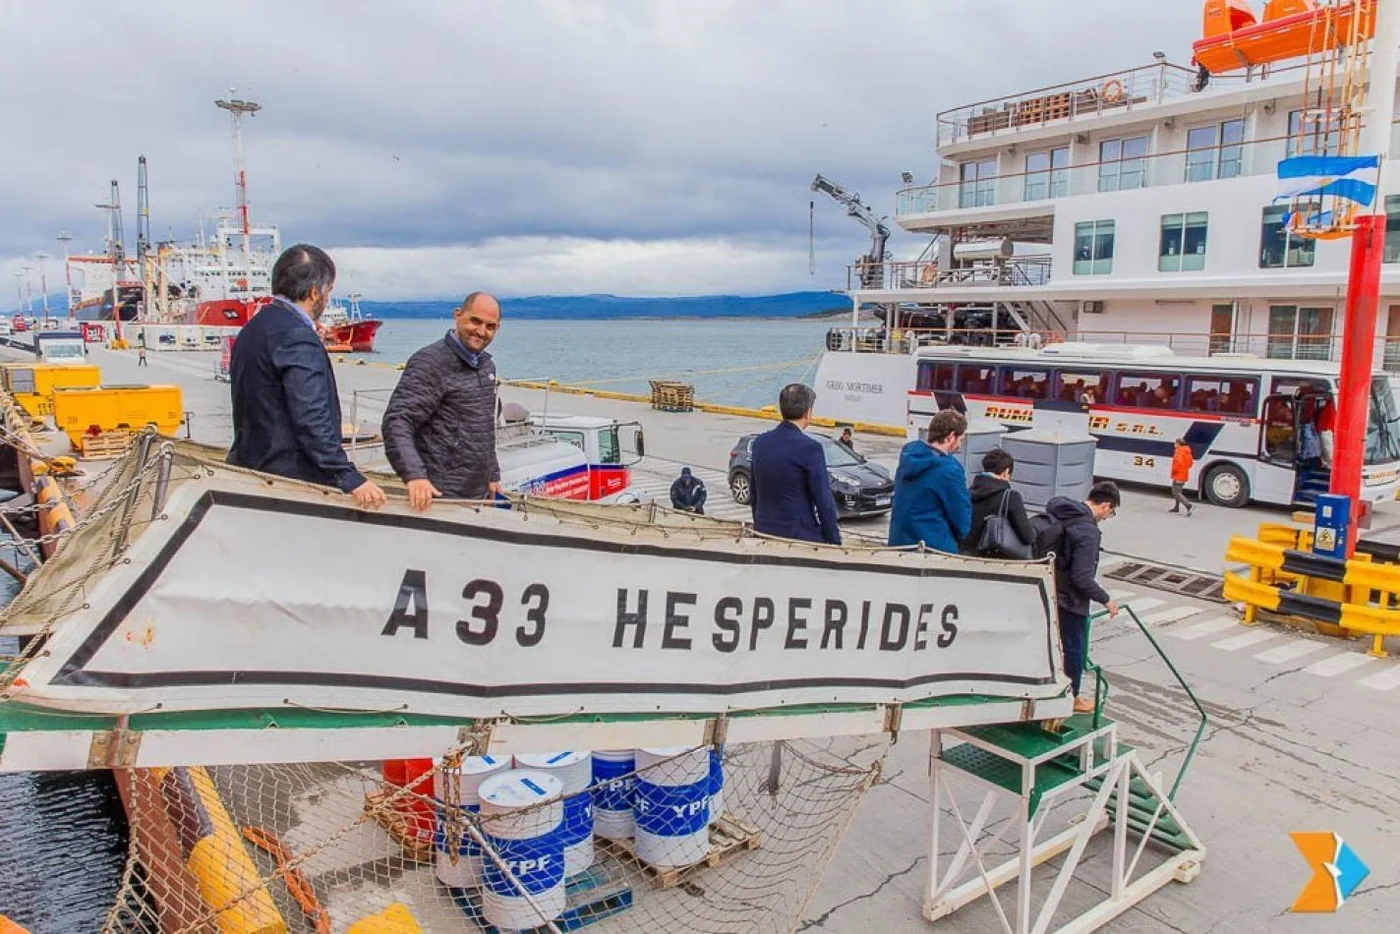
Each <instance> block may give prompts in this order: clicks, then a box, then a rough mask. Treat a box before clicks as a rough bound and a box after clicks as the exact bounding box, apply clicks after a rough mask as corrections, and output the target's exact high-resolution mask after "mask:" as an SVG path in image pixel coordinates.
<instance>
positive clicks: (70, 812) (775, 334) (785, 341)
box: [0, 306, 833, 934]
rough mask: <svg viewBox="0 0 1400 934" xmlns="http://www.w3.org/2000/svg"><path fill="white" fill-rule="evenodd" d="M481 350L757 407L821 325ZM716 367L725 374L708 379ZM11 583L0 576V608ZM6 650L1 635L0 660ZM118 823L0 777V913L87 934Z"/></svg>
mask: <svg viewBox="0 0 1400 934" xmlns="http://www.w3.org/2000/svg"><path fill="white" fill-rule="evenodd" d="M506 314H507V318H506V322H505V325H504V326H503V327H502V330H501V333H500V336H499V337H498V338H497V339H496V341H495V343H494V344H492V346H491V352H492V353H493V354H494V355H495V358H496V364H497V369H498V370H499V371H500V373H501V375H502V376H504V377H508V378H514V379H531V378H542V379H543V378H548V379H555V380H558V381H560V382H563V383H571V384H577V383H590V384H592V385H596V386H598V387H599V388H604V389H613V390H617V391H619V392H642V393H645V392H648V391H649V387H648V385H647V380H649V379H654V378H660V377H669V378H674V379H680V380H683V381H685V382H689V383H693V384H694V385H695V387H696V394H697V396H698V397H699V398H701V399H704V400H706V401H713V402H724V403H728V404H731V405H747V406H764V405H773V404H775V403H776V401H777V394H778V389H779V388H780V387H781V386H782V385H783V384H785V383H789V382H793V381H808V382H810V380H811V378H812V374H813V373H814V372H815V369H816V363H817V358H818V356H819V354H820V353H821V350H822V346H823V341H824V337H825V334H826V330H827V328H829V327H831V326H833V322H828V321H751V320H749V321H738V320H705V321H698V320H689V321H683V320H677V321H666V320H650V321H635V320H633V321H577V322H575V321H523V320H522V321H511V320H510V319H509V306H507V309H506ZM448 325H449V322H448V319H446V318H444V319H441V320H421V319H420V320H414V319H404V320H389V321H387V322H386V323H385V324H384V327H382V328H381V329H380V331H379V337H378V340H377V348H378V349H377V351H376V354H375V357H376V359H379V360H384V361H396V362H397V361H401V360H405V359H407V358H408V356H409V355H410V354H411V353H413V351H415V350H417V349H418V348H419V347H421V346H423V345H424V344H426V343H428V342H430V341H433V340H437V339H439V338H441V336H442V335H443V333H445V332H446V330H447V328H448ZM714 371H724V372H714ZM16 589H17V588H16V586H15V583H14V582H13V581H12V580H11V579H10V578H8V577H5V576H3V575H0V605H3V604H4V603H8V602H9V600H10V599H11V598H12V597H13V595H14V593H15V590H16ZM7 642H9V643H10V644H6V643H7ZM13 651H14V645H13V642H12V641H11V640H5V639H0V654H8V653H10V652H13ZM126 846H127V838H126V823H125V816H124V814H123V812H122V808H121V802H120V799H119V798H118V797H117V792H116V788H115V786H114V785H113V784H112V780H111V778H110V777H109V776H108V775H107V773H105V772H83V773H63V774H49V775H0V914H3V915H6V916H8V917H10V918H12V919H14V920H15V921H17V922H19V923H20V924H22V925H24V926H26V927H27V928H29V929H30V930H31V931H33V932H35V934H50V932H53V934H69V932H85V931H95V930H98V929H99V928H100V927H101V925H102V920H103V918H104V917H105V915H106V912H107V909H108V907H109V905H110V904H111V902H112V899H113V897H114V894H115V892H116V888H117V885H118V883H119V881H120V878H121V870H122V864H123V860H124V859H125V855H126Z"/></svg>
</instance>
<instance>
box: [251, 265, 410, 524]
mask: <svg viewBox="0 0 1400 934" xmlns="http://www.w3.org/2000/svg"><path fill="white" fill-rule="evenodd" d="M334 286H335V263H333V262H332V261H331V258H330V257H329V256H327V255H326V253H325V251H324V250H321V249H318V248H317V247H314V246H309V245H307V244H304V243H299V244H297V245H296V246H294V247H289V248H288V249H287V250H286V251H285V252H283V254H282V255H281V256H279V257H278V258H277V262H276V264H274V265H273V267H272V294H273V299H272V301H271V302H270V303H269V304H268V305H266V306H264V307H263V309H262V310H261V311H259V312H258V313H257V314H255V315H254V316H253V319H252V320H251V321H249V322H248V323H247V324H245V325H244V326H243V329H242V330H241V331H239V333H238V339H237V340H236V341H234V343H233V354H232V357H231V359H230V360H229V385H230V390H231V392H232V394H233V444H232V445H231V446H230V447H229V452H228V462H229V463H230V464H234V465H236V466H238V467H247V468H250V469H252V470H260V471H262V472H264V473H271V474H277V475H278V476H282V477H289V478H291V479H293V480H307V481H310V482H311V483H319V484H321V485H322V486H333V487H336V488H337V489H339V490H341V491H342V492H345V493H349V494H350V495H351V496H353V497H354V498H355V502H356V503H357V504H358V505H360V506H361V507H363V508H365V509H377V508H379V507H380V506H382V505H383V504H384V491H383V490H381V489H380V488H379V486H378V485H376V484H375V483H373V482H372V481H370V480H366V479H365V478H364V477H363V476H362V475H361V474H360V472H359V471H358V470H356V469H355V465H354V464H352V463H350V458H349V456H347V455H346V453H345V449H344V448H343V447H341V431H342V426H341V421H340V397H339V395H338V394H337V393H336V388H335V374H334V373H333V372H332V371H331V359H330V355H329V354H327V353H326V345H325V343H324V342H323V341H322V340H321V335H320V333H319V332H318V331H317V329H316V321H317V320H318V319H319V318H320V317H321V313H322V312H324V311H325V310H326V304H327V302H328V301H329V300H330V296H331V289H332V288H333V287H334Z"/></svg>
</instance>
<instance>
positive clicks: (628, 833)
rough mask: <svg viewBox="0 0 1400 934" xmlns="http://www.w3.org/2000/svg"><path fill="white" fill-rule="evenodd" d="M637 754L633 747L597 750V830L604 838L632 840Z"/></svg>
mask: <svg viewBox="0 0 1400 934" xmlns="http://www.w3.org/2000/svg"><path fill="white" fill-rule="evenodd" d="M636 768H637V763H636V755H635V752H634V750H631V749H603V750H597V751H595V752H594V753H593V833H594V834H595V835H596V836H599V837H602V838H603V839H604V840H630V839H632V834H633V832H634V824H633V821H632V795H633V787H634V779H633V777H632V773H633V772H634V771H636Z"/></svg>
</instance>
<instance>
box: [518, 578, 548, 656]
mask: <svg viewBox="0 0 1400 934" xmlns="http://www.w3.org/2000/svg"><path fill="white" fill-rule="evenodd" d="M531 600H535V601H537V602H536V603H535V605H534V606H530V601H531ZM520 602H521V603H522V604H523V605H524V606H525V607H526V610H525V618H526V619H527V620H529V621H530V622H532V623H534V624H535V628H534V629H533V630H531V631H529V632H526V631H525V627H524V626H518V627H516V630H515V641H516V642H518V643H520V644H521V645H522V646H524V647H525V648H527V649H528V648H529V647H530V646H532V645H539V644H540V640H541V639H543V638H544V614H545V612H546V611H547V610H548V609H549V588H548V587H546V586H545V585H544V584H531V585H530V586H529V587H526V588H525V593H524V594H522V595H521V597H520Z"/></svg>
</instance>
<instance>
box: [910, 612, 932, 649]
mask: <svg viewBox="0 0 1400 934" xmlns="http://www.w3.org/2000/svg"><path fill="white" fill-rule="evenodd" d="M932 612H933V604H932V603H925V604H923V605H921V606H920V607H919V621H918V622H917V623H915V624H914V651H916V652H921V651H923V650H924V649H926V648H928V615H929V614H930V613H932Z"/></svg>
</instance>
